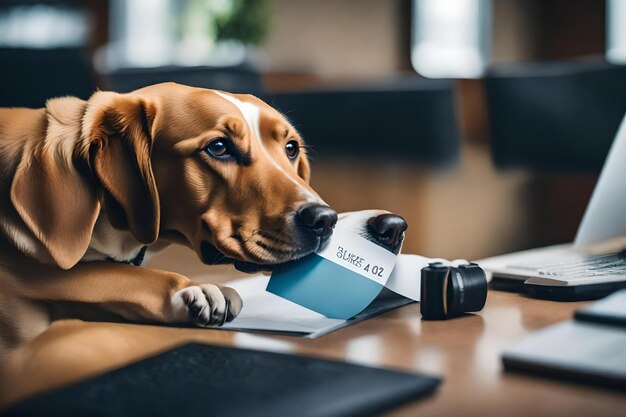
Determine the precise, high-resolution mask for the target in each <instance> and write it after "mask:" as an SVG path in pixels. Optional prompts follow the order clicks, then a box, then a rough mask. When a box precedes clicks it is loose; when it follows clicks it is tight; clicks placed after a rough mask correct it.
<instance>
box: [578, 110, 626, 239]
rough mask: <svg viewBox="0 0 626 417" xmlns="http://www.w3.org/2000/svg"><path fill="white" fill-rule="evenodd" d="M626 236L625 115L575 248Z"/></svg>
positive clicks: (590, 201) (579, 231) (581, 225)
mask: <svg viewBox="0 0 626 417" xmlns="http://www.w3.org/2000/svg"><path fill="white" fill-rule="evenodd" d="M623 235H626V117H624V119H622V123H621V124H620V126H619V129H618V130H617V134H616V136H615V139H614V140H613V145H611V150H610V151H609V154H608V156H607V158H606V161H605V162H604V167H603V168H602V173H601V174H600V178H599V179H598V182H597V184H596V187H595V189H594V190H593V194H592V195H591V200H589V204H588V205H587V210H586V211H585V215H584V216H583V219H582V221H581V222H580V226H579V227H578V233H576V240H575V241H574V247H582V246H586V245H589V244H592V243H596V242H600V241H603V240H608V239H611V238H615V237H619V236H623Z"/></svg>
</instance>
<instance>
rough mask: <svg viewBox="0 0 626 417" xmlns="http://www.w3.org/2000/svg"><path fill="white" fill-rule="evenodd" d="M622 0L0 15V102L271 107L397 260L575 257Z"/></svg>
mask: <svg viewBox="0 0 626 417" xmlns="http://www.w3.org/2000/svg"><path fill="white" fill-rule="evenodd" d="M623 22H626V1H622V0H607V1H606V2H605V1H601V0H491V1H490V0H413V1H411V0H85V1H78V0H76V1H70V0H45V1H37V0H2V2H0V63H1V64H0V106H32V107H39V106H42V105H43V104H44V102H45V99H46V98H49V97H53V96H59V95H67V94H70V95H76V96H79V97H83V98H87V97H88V96H89V95H90V94H91V92H92V91H93V90H94V89H95V88H101V89H113V90H116V91H120V92H124V91H131V90H133V89H135V88H138V87H141V86H143V85H147V84H152V83H156V82H161V81H176V82H179V83H184V84H190V85H195V86H201V87H209V88H219V89H224V90H229V91H233V92H249V93H253V94H256V95H258V96H260V97H262V98H264V99H266V100H267V101H268V102H269V103H270V104H273V105H274V106H275V107H277V108H278V109H279V110H281V111H282V112H284V113H285V114H286V115H287V116H288V118H289V119H290V120H291V121H292V122H293V123H294V124H295V125H296V126H297V127H298V128H299V130H300V131H301V132H302V133H303V135H304V137H305V139H306V140H307V141H308V142H309V144H311V145H313V147H314V148H315V149H316V152H315V153H314V155H313V158H314V162H313V180H312V182H313V185H314V187H315V188H316V189H317V190H318V191H319V193H320V194H321V195H322V196H323V197H324V198H325V199H326V201H328V202H329V203H330V204H331V205H332V206H333V207H334V208H336V209H337V210H338V211H348V210H360V209H367V208H382V209H386V210H390V211H393V212H395V213H398V214H401V215H403V216H404V217H405V218H406V219H407V221H408V222H409V226H410V228H409V231H408V235H407V239H406V243H405V252H412V253H419V254H423V255H427V256H437V257H448V258H455V257H464V258H471V259H476V258H480V257H485V256H490V255H496V254H500V253H504V252H508V251H514V250H520V249H525V248H530V247H534V246H538V245H547V244H553V243H560V242H567V241H571V240H572V239H573V238H574V235H575V232H576V228H577V225H578V222H579V221H580V218H581V216H582V214H583V211H584V209H585V206H586V203H587V200H588V199H589V196H590V193H591V191H592V188H593V185H594V183H595V180H596V178H597V175H598V173H599V170H600V169H601V166H602V162H603V160H604V157H605V155H606V153H607V151H608V149H609V146H610V143H611V140H612V138H613V135H614V134H615V132H616V129H617V127H618V124H619V122H620V120H621V118H622V116H623V115H624V112H625V111H626V67H624V66H622V65H623V64H626V25H624V24H623Z"/></svg>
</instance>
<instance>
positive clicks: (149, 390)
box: [3, 344, 440, 417]
mask: <svg viewBox="0 0 626 417" xmlns="http://www.w3.org/2000/svg"><path fill="white" fill-rule="evenodd" d="M439 382H440V380H439V379H438V378H434V377H431V376H425V375H418V374H408V373H402V372H395V371H390V370H384V369H377V368H368V367H363V366H358V365H352V364H347V363H342V362H332V361H325V360H318V359H310V358H305V357H301V356H293V355H285V354H277V353H270V352H261V351H254V350H245V349H234V348H226V347H216V346H208V345H201V344H190V345H186V346H182V347H179V348H176V349H174V350H171V351H169V352H166V353H163V354H160V355H157V356H154V357H152V358H148V359H146V360H143V361H141V362H137V363H135V364H132V365H130V366H127V367H126V368H122V369H118V370H116V371H112V372H110V373H108V374H105V375H102V376H99V377H96V378H93V379H91V380H88V381H84V382H81V383H78V384H75V385H72V386H69V387H66V388H64V389H61V390H59V391H56V392H52V393H49V394H45V395H43V396H40V397H37V398H34V399H31V400H28V401H26V402H24V403H21V404H18V405H17V406H15V407H13V408H12V409H10V410H6V413H5V414H3V415H6V416H29V417H31V416H63V417H66V416H80V415H89V416H133V417H139V416H194V417H199V416H230V417H233V416H248V415H254V416H272V417H279V416H301V417H304V416H342V417H343V416H363V415H374V414H377V413H380V412H382V411H385V410H388V409H390V408H393V407H395V406H398V405H400V404H401V403H404V402H407V401H410V400H414V399H417V398H420V397H423V396H425V395H427V394H429V393H431V392H432V391H434V390H435V388H436V387H437V386H438V385H439Z"/></svg>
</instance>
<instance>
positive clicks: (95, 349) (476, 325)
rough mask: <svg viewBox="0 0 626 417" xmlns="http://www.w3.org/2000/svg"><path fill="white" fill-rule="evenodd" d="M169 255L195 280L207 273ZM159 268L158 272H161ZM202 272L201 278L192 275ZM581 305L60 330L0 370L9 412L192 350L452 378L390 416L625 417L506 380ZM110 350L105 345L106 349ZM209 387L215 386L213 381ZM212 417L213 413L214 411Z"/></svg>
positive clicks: (72, 324)
mask: <svg viewBox="0 0 626 417" xmlns="http://www.w3.org/2000/svg"><path fill="white" fill-rule="evenodd" d="M186 256H187V255H186V254H185V253H182V252H181V253H175V254H173V253H170V254H169V255H166V257H167V258H169V259H176V260H177V261H176V263H178V264H179V265H180V266H181V269H185V268H186V269H187V272H188V274H189V275H194V273H197V272H198V271H201V270H202V269H203V268H202V267H200V266H199V265H198V264H197V263H194V262H193V260H191V258H186ZM159 262H160V261H159V260H156V261H154V262H153V264H155V265H157V264H158V263H159ZM194 271H195V272H194ZM582 304H583V303H555V302H548V301H538V300H533V299H528V298H525V297H522V296H519V295H515V294H510V293H503V292H491V293H490V294H489V297H488V299H487V305H486V308H485V309H484V311H483V312H481V313H480V314H479V315H473V316H468V317H463V318H458V319H454V320H450V321H441V322H425V321H422V320H421V319H420V313H419V306H418V305H417V304H412V305H409V306H406V307H403V308H400V309H398V310H395V311H391V312H388V313H386V314H383V315H381V316H379V317H375V318H372V319H370V320H367V321H365V322H363V323H360V324H357V325H354V326H351V327H348V328H345V329H342V330H339V331H337V332H335V333H331V334H329V335H326V336H323V337H321V338H319V339H317V340H305V339H299V338H293V337H285V336H267V335H257V334H251V333H235V332H229V331H219V330H206V329H179V328H171V327H160V326H143V325H132V324H111V323H85V322H81V321H62V322H57V323H55V324H53V325H52V326H51V328H49V329H48V330H47V331H46V332H44V333H43V334H42V335H41V336H40V337H39V338H38V339H36V340H34V341H33V342H30V343H28V344H25V345H23V346H21V347H20V348H18V349H17V350H15V351H13V352H11V353H10V354H9V355H8V356H7V357H6V358H5V359H4V362H3V363H2V365H1V366H0V369H1V370H0V397H2V401H1V402H0V404H1V405H6V404H7V403H10V402H14V401H17V400H19V399H22V398H25V397H27V396H29V395H33V394H35V393H38V392H42V391H45V390H49V389H52V388H56V387H58V386H61V385H64V384H67V383H70V382H74V381H79V380H81V379H84V378H86V377H88V376H92V375H96V374H100V373H103V372H105V371H107V370H110V369H114V368H117V367H120V366H123V365H126V364H128V363H132V362H134V361H136V360H138V359H140V358H142V357H145V356H148V355H152V354H154V353H156V352H159V351H162V350H165V349H168V348H170V347H172V346H175V345H179V344H182V343H186V342H191V341H199V342H204V343H215V344H220V345H232V346H240V347H247V348H255V349H267V350H273V351H278V352H290V353H297V354H303V355H311V356H318V357H324V358H332V359H340V360H347V361H351V362H356V363H361V364H366V365H372V366H385V367H392V368H398V369H404V370H409V371H411V370H414V371H420V372H426V373H432V374H435V375H441V376H443V377H444V382H443V384H442V385H441V387H440V389H439V390H438V392H436V393H435V394H434V395H433V396H432V397H430V398H428V399H426V400H422V401H418V402H415V403H413V404H409V405H407V406H404V407H402V408H399V409H397V410H395V411H394V412H392V413H391V415H399V416H400V415H402V416H403V415H407V416H409V415H416V414H417V413H420V414H421V415H428V416H439V415H441V416H454V415H466V416H471V415H476V416H489V415H494V416H502V415H507V416H513V415H520V416H526V415H528V416H539V415H545V416H558V415H563V416H608V415H620V414H621V415H626V396H625V395H623V393H617V392H612V391H608V390H604V389H599V388H592V387H584V386H579V385H570V384H567V383H562V382H556V381H552V380H545V379H540V378H534V377H529V376H524V375H517V374H509V373H505V372H503V370H502V365H501V362H500V357H499V355H500V352H501V351H502V349H504V348H505V347H506V346H508V345H509V344H511V343H512V342H514V341H516V340H519V339H520V338H522V337H523V336H524V335H526V334H528V333H529V332H532V331H534V330H537V329H540V328H543V327H545V326H548V325H550V324H552V323H556V322H558V321H561V320H565V319H568V318H570V317H571V315H572V312H573V311H574V310H575V309H577V308H579V307H580V306H581V305H582ZM103 340H105V341H106V343H102V342H101V341H103ZM208 377H210V376H208ZM207 410H210V405H207Z"/></svg>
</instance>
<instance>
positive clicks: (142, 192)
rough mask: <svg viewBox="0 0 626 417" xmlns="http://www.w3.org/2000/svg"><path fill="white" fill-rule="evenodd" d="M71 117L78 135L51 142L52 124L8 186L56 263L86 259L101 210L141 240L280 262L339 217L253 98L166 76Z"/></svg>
mask: <svg viewBox="0 0 626 417" xmlns="http://www.w3.org/2000/svg"><path fill="white" fill-rule="evenodd" d="M58 100H71V103H70V102H67V103H64V102H59V101H58ZM70 104H71V105H72V106H76V105H77V101H76V100H75V99H57V101H56V102H55V103H54V105H52V104H49V105H48V106H47V107H48V113H49V114H48V119H49V120H50V119H51V118H52V119H57V120H56V121H57V122H59V121H60V120H58V119H60V118H62V117H60V116H59V115H58V114H57V116H55V114H54V112H55V111H56V113H63V115H64V117H65V118H66V119H67V118H68V117H69V116H68V115H67V114H66V113H67V110H63V111H60V110H59V107H63V106H69V105H70ZM55 108H56V109H55ZM78 115H80V118H81V119H80V121H79V123H80V126H79V132H80V141H78V143H75V144H74V145H75V146H74V147H73V148H72V147H69V146H67V147H64V146H63V145H62V143H65V142H67V141H65V140H62V139H58V140H57V142H58V143H57V144H55V145H53V144H52V143H51V142H52V141H53V139H52V138H51V137H50V136H51V130H53V129H51V128H50V127H48V134H47V136H46V139H45V141H46V142H49V143H48V145H44V146H43V147H38V148H36V149H35V150H34V152H33V156H32V158H29V160H28V161H27V162H23V163H22V164H21V165H20V167H19V168H18V170H17V172H16V178H15V180H14V183H13V187H12V199H13V202H14V204H15V206H16V208H17V210H18V212H19V213H20V215H21V217H22V218H23V219H24V220H25V222H26V223H27V225H28V226H29V227H30V229H31V231H32V232H33V233H34V234H35V235H36V236H37V237H38V238H39V240H40V241H41V242H42V243H43V245H44V246H45V247H46V249H47V250H48V251H49V252H50V255H51V257H52V258H53V260H54V261H56V263H57V264H59V265H60V266H61V267H64V268H69V267H71V266H72V265H74V264H75V263H76V262H77V261H78V260H79V259H80V258H81V256H82V254H84V252H85V250H86V249H87V247H88V245H89V240H90V236H91V232H92V230H93V226H94V222H95V220H96V217H97V213H98V212H99V207H100V205H102V206H104V208H105V211H106V213H107V215H108V217H109V220H110V221H111V223H112V224H113V226H114V227H115V228H117V229H121V230H129V231H130V232H131V233H132V235H133V236H134V237H135V239H136V240H138V241H139V242H142V243H145V244H151V243H153V242H155V241H156V240H157V239H159V238H162V239H169V240H172V241H176V242H179V243H183V244H185V245H187V246H189V247H191V248H193V249H194V250H195V251H196V252H197V253H198V255H199V256H200V257H201V259H202V260H203V261H204V262H205V263H220V262H224V261H233V260H236V261H238V262H252V263H255V264H275V263H282V262H286V261H289V260H293V259H297V258H299V257H301V256H304V255H307V254H309V253H311V252H313V251H315V250H316V249H318V248H319V247H320V246H321V245H323V244H324V243H325V241H327V239H328V238H329V236H330V235H331V233H332V229H333V227H334V225H335V223H336V221H337V214H336V213H335V212H334V211H333V210H332V209H330V208H329V207H328V206H327V205H326V204H325V203H324V201H323V200H322V199H321V198H320V197H319V196H318V195H317V194H316V193H315V191H313V190H312V189H311V187H310V186H309V184H308V181H309V176H310V169H309V162H308V160H307V156H306V152H305V149H306V148H305V146H304V143H303V141H302V138H301V137H300V135H299V134H298V132H297V131H296V130H295V129H294V127H293V126H292V125H291V124H290V123H289V122H288V121H287V120H286V119H285V118H284V117H283V116H282V115H281V114H280V113H279V112H277V111H276V110H274V109H273V108H272V107H270V106H269V105H267V104H265V103H264V102H262V101H261V100H259V99H257V98H256V97H253V96H250V95H234V94H229V93H225V92H220V91H213V90H207V89H200V88H192V87H186V86H182V85H177V84H172V83H167V84H158V85H154V86H150V87H146V88H143V89H140V90H137V91H135V92H132V93H129V94H117V93H111V92H97V93H95V94H94V95H93V96H92V97H91V98H90V99H89V100H88V101H87V103H86V106H83V108H82V112H78V111H77V112H76V115H74V116H72V117H73V118H74V119H75V118H76V117H79V116H78ZM69 118H71V117H69ZM74 119H72V120H74ZM61 122H63V121H61ZM65 122H67V120H66V121H65ZM55 126H56V125H55ZM52 133H54V132H52ZM59 144H61V145H60V146H59ZM80 170H83V171H84V172H83V175H76V172H77V171H80ZM75 171H76V172H75ZM90 180H91V181H92V183H91V184H90ZM40 190H44V191H40ZM46 190H48V191H46ZM49 199H51V200H55V201H54V202H52V203H48V202H47V200H49Z"/></svg>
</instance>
